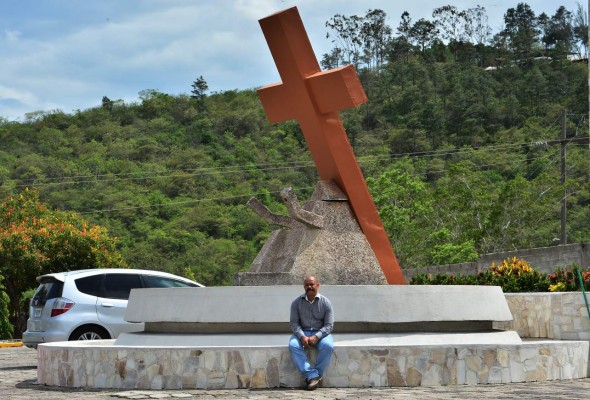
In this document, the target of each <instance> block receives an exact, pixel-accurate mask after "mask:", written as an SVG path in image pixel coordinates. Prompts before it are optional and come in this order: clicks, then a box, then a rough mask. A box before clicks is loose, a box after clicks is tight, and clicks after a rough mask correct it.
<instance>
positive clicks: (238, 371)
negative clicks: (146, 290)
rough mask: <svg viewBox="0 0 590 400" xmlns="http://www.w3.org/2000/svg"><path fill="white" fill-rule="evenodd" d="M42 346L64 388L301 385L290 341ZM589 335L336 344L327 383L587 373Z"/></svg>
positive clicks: (42, 357) (41, 377)
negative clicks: (511, 341) (466, 342)
mask: <svg viewBox="0 0 590 400" xmlns="http://www.w3.org/2000/svg"><path fill="white" fill-rule="evenodd" d="M102 342H103V343H104V344H103V345H102V346H100V345H97V344H96V343H89V342H86V343H83V345H82V344H81V345H79V346H69V347H61V348H60V347H59V345H55V344H43V345H40V346H39V349H38V354H39V356H38V360H39V361H38V363H39V364H38V368H37V371H38V372H37V373H38V381H39V383H40V384H45V385H50V386H62V387H85V388H97V389H104V388H118V389H123V388H125V389H235V388H273V387H301V386H302V384H303V382H302V378H301V376H300V375H299V373H298V372H297V371H296V370H295V368H294V366H293V363H292V361H291V358H290V355H289V351H288V349H287V346H281V347H261V348H257V349H256V348H202V349H197V348H154V347H136V348H133V347H119V348H117V346H112V341H102ZM587 360H588V342H584V341H541V342H526V343H523V344H520V345H499V346H498V345H473V346H449V345H436V346H417V347H412V346H410V347H406V346H398V347H391V346H390V347H381V346H362V347H358V346H350V347H349V346H341V347H335V349H334V356H333V358H332V362H331V364H330V368H329V369H328V371H327V372H326V375H325V376H324V379H323V381H322V385H323V386H325V387H387V386H438V385H465V384H466V385H477V384H490V383H511V382H531V381H547V380H561V379H577V378H584V377H586V376H587V368H588V366H587Z"/></svg>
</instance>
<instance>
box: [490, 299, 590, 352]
mask: <svg viewBox="0 0 590 400" xmlns="http://www.w3.org/2000/svg"><path fill="white" fill-rule="evenodd" d="M504 296H505V297H506V301H507V302H508V307H509V308H510V312H511V313H512V316H513V320H512V321H509V322H496V323H494V327H495V328H497V329H503V330H515V331H516V332H518V335H519V336H520V337H521V338H547V339H558V340H589V341H590V317H589V316H588V310H587V309H586V303H585V301H584V297H583V295H582V293H581V292H565V293H505V294H504ZM586 297H587V299H588V302H589V303H590V294H588V293H586Z"/></svg>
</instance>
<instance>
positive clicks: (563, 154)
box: [561, 110, 567, 245]
mask: <svg viewBox="0 0 590 400" xmlns="http://www.w3.org/2000/svg"><path fill="white" fill-rule="evenodd" d="M565 118H566V111H565V110H563V111H562V112H561V185H562V186H563V197H562V198H561V244H562V245H565V244H567V232H566V228H567V189H566V188H565V171H566V170H565V162H566V152H565V146H566V129H565V128H566V123H565V122H566V120H565Z"/></svg>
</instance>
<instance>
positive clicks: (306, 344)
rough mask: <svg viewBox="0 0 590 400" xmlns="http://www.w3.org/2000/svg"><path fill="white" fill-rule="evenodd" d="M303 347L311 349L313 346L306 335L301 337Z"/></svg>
mask: <svg viewBox="0 0 590 400" xmlns="http://www.w3.org/2000/svg"><path fill="white" fill-rule="evenodd" d="M301 345H302V346H303V347H304V348H305V347H310V346H311V344H310V343H309V338H308V337H307V336H305V335H303V336H301Z"/></svg>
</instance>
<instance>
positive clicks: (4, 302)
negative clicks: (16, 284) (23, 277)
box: [0, 275, 14, 339]
mask: <svg viewBox="0 0 590 400" xmlns="http://www.w3.org/2000/svg"><path fill="white" fill-rule="evenodd" d="M3 280H4V277H3V276H2V275H0V339H12V334H13V332H14V327H13V326H12V324H11V323H10V318H9V317H10V313H9V311H8V305H9V304H10V299H9V298H8V295H7V294H6V292H5V288H4V285H2V281H3Z"/></svg>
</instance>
